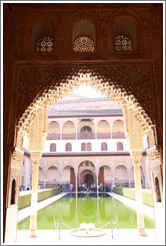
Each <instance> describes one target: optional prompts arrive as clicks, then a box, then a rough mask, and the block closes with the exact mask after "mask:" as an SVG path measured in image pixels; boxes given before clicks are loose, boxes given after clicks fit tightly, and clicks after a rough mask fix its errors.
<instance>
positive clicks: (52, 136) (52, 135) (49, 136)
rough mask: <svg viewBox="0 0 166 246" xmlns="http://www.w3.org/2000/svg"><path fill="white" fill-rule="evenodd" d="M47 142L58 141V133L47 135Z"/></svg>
mask: <svg viewBox="0 0 166 246" xmlns="http://www.w3.org/2000/svg"><path fill="white" fill-rule="evenodd" d="M47 140H60V134H59V133H48V135H47Z"/></svg>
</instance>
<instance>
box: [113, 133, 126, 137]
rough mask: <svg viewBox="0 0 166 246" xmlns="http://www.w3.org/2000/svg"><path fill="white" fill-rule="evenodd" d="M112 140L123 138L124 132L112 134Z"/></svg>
mask: <svg viewBox="0 0 166 246" xmlns="http://www.w3.org/2000/svg"><path fill="white" fill-rule="evenodd" d="M112 138H114V139H115V138H116V139H117V138H125V134H124V132H113V133H112Z"/></svg>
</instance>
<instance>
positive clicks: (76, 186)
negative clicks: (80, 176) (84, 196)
mask: <svg viewBox="0 0 166 246" xmlns="http://www.w3.org/2000/svg"><path fill="white" fill-rule="evenodd" d="M75 177H76V193H77V175H75Z"/></svg>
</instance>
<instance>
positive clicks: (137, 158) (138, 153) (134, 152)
mask: <svg viewBox="0 0 166 246" xmlns="http://www.w3.org/2000/svg"><path fill="white" fill-rule="evenodd" d="M131 157H132V159H133V161H134V163H140V160H141V158H142V150H131Z"/></svg>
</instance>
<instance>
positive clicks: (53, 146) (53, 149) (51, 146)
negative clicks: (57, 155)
mask: <svg viewBox="0 0 166 246" xmlns="http://www.w3.org/2000/svg"><path fill="white" fill-rule="evenodd" d="M50 151H51V152H55V151H56V144H51V145H50Z"/></svg>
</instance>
